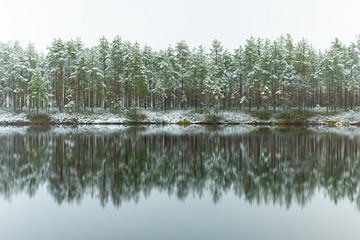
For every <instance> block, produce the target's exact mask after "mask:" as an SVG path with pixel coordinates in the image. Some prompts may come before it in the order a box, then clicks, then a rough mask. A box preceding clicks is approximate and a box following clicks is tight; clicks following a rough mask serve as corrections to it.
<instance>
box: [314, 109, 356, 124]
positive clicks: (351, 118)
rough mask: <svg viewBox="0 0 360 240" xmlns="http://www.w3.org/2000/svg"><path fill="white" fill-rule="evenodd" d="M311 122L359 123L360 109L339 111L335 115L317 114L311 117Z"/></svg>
mask: <svg viewBox="0 0 360 240" xmlns="http://www.w3.org/2000/svg"><path fill="white" fill-rule="evenodd" d="M309 121H310V122H311V123H314V124H318V125H326V124H328V123H337V124H339V125H343V124H344V125H347V124H358V123H359V122H360V110H358V111H348V112H343V113H339V114H336V115H333V116H316V117H312V118H310V119H309Z"/></svg>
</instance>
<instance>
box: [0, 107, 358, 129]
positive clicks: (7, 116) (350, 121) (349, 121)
mask: <svg viewBox="0 0 360 240" xmlns="http://www.w3.org/2000/svg"><path fill="white" fill-rule="evenodd" d="M139 113H141V114H142V115H143V116H144V118H143V120H141V121H135V122H134V121H131V120H130V119H128V118H127V117H126V116H125V115H122V114H113V113H93V114H81V113H73V114H70V113H52V114H49V116H50V119H51V120H50V123H51V124H54V125H57V124H59V125H66V124H69V125H95V124H108V125H116V124H128V123H137V124H185V125H186V124H206V123H218V124H252V125H276V124H281V119H280V120H279V119H274V118H271V119H270V120H267V121H264V120H260V119H257V118H255V117H253V116H251V115H250V114H247V113H244V112H230V111H219V112H217V113H212V114H204V113H196V112H194V111H191V110H171V111H166V112H164V111H150V110H139ZM214 116H215V117H216V121H215V122H213V120H212V119H211V118H212V117H214ZM30 124H31V121H30V120H29V119H28V118H27V116H26V114H25V113H20V114H16V113H12V112H7V111H3V110H0V125H30ZM308 124H309V125H328V126H341V125H360V110H359V111H348V112H343V113H340V114H337V115H333V116H315V117H311V118H310V119H309V121H308ZM290 125H291V124H290Z"/></svg>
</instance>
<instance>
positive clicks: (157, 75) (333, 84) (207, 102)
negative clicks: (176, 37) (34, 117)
mask: <svg viewBox="0 0 360 240" xmlns="http://www.w3.org/2000/svg"><path fill="white" fill-rule="evenodd" d="M359 57H360V38H359V39H356V41H354V42H353V43H351V44H348V45H346V44H344V43H342V42H341V41H340V40H339V39H335V40H334V41H333V42H332V43H331V46H330V47H329V48H328V49H327V50H324V51H318V50H316V49H315V48H314V47H313V46H312V45H311V44H310V43H309V42H308V41H307V40H306V39H302V40H300V41H299V42H295V41H294V40H293V39H292V37H291V36H290V35H286V36H280V37H279V38H277V39H276V40H269V39H261V38H254V37H251V38H249V39H248V40H247V41H246V43H245V44H244V45H242V46H239V48H237V49H235V50H233V51H229V50H227V49H225V48H224V47H223V45H222V43H221V42H220V41H219V40H214V41H213V42H212V45H211V47H210V48H209V49H205V48H204V47H202V46H199V47H195V48H191V47H190V46H189V45H188V44H187V43H186V42H185V41H180V42H178V43H177V44H176V45H175V47H172V46H169V47H168V48H167V49H164V50H154V49H152V48H151V47H150V46H141V45H140V44H139V43H137V42H135V43H131V42H128V41H124V40H123V39H122V38H120V37H119V36H117V37H115V38H114V39H113V40H108V39H106V38H105V37H102V38H101V39H99V43H98V45H96V46H91V47H87V46H84V44H83V43H82V41H81V39H76V40H70V41H67V42H64V41H63V40H61V39H55V40H54V41H53V42H52V43H51V45H50V46H49V47H48V51H47V53H46V54H42V53H40V52H38V51H37V50H36V49H35V48H34V46H33V45H31V44H29V45H28V47H27V48H25V49H23V48H22V47H21V45H20V43H19V42H9V43H1V44H0V106H1V107H4V108H13V109H14V110H22V109H24V108H34V109H35V108H36V109H38V108H39V107H47V106H52V107H57V108H58V109H59V110H60V111H64V110H66V109H69V108H71V109H73V110H75V111H82V110H93V109H94V108H103V109H117V108H122V107H125V108H126V107H143V108H151V109H165V110H166V109H180V108H181V109H187V108H203V107H207V108H216V109H241V108H244V109H249V110H260V109H264V110H270V109H283V110H287V109H288V108H298V109H304V108H314V107H316V106H323V107H327V108H328V110H336V109H345V110H346V109H349V108H354V107H355V106H359V105H360V97H359V95H360V94H359V93H360V71H359V69H360V62H359ZM38 89H41V91H39V90H38ZM40 93H41V95H40Z"/></svg>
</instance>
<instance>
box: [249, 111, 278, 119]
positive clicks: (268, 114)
mask: <svg viewBox="0 0 360 240" xmlns="http://www.w3.org/2000/svg"><path fill="white" fill-rule="evenodd" d="M251 114H252V115H253V116H254V117H256V118H258V119H260V120H270V118H271V117H272V116H273V114H272V112H271V111H258V112H251Z"/></svg>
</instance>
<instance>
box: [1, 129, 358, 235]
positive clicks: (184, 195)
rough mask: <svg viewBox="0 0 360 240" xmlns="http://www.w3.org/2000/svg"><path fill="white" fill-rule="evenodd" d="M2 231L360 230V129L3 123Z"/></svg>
mask: <svg viewBox="0 0 360 240" xmlns="http://www.w3.org/2000/svg"><path fill="white" fill-rule="evenodd" d="M0 196H1V200H0V225H1V226H2V227H1V233H0V234H1V236H2V239H220V238H222V239H339V238H341V239H357V235H359V234H358V233H357V226H359V224H360V211H359V209H360V130H357V129H356V128H349V129H345V128H344V129H342V130H337V129H322V128H321V129H280V128H255V127H247V126H228V127H226V126H223V127H217V128H210V127H202V126H198V127H189V128H181V127H175V126H146V127H124V126H118V127H96V126H95V127H94V126H91V127H90V126H89V127H80V128H70V127H57V128H53V129H49V130H36V129H30V128H13V127H3V128H0Z"/></svg>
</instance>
